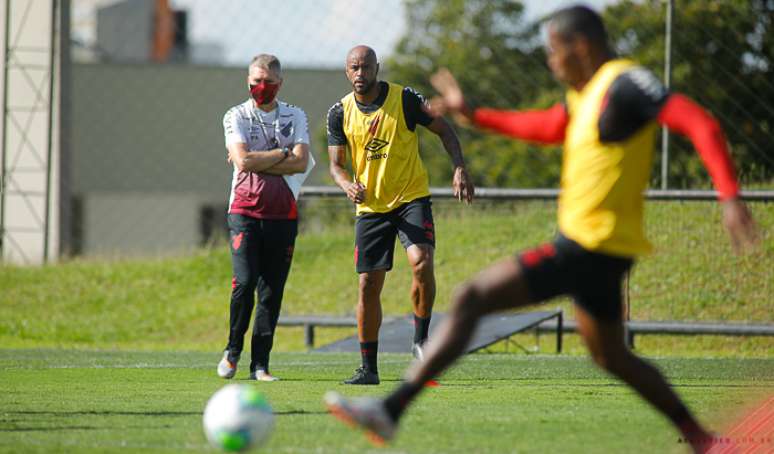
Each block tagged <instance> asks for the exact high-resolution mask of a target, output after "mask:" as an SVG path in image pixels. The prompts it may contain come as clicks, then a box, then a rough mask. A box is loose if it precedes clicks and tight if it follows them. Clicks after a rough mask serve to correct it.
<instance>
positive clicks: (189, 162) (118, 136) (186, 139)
mask: <svg viewBox="0 0 774 454" xmlns="http://www.w3.org/2000/svg"><path fill="white" fill-rule="evenodd" d="M245 78H246V68H223V67H201V66H189V65H154V64H137V65H130V64H74V65H73V67H72V91H71V96H72V97H71V100H72V103H71V109H72V115H71V117H70V122H71V129H70V134H69V137H70V147H71V155H72V159H71V162H70V169H71V175H72V193H73V196H74V199H75V205H76V207H77V208H76V210H75V211H74V214H73V223H74V225H73V231H74V232H75V237H76V238H75V251H76V252H78V253H82V254H86V255H89V254H95V253H96V254H112V253H119V254H126V253H129V254H138V253H139V254H156V253H163V252H169V251H178V250H180V249H181V248H182V249H184V248H188V247H195V246H197V245H199V244H200V243H201V242H202V241H203V240H204V238H202V236H201V235H202V232H201V224H202V220H201V219H200V217H201V216H202V211H203V208H204V207H207V206H210V207H213V206H215V207H225V204H226V202H227V198H228V191H229V187H230V178H231V167H230V165H228V164H227V163H226V160H225V159H226V152H225V147H224V144H223V128H222V117H223V114H224V113H225V112H226V110H227V109H228V108H229V107H231V106H233V105H235V104H238V103H240V102H242V101H244V100H245V99H247V87H246V81H245ZM284 79H285V80H284V84H283V87H282V90H281V92H280V95H279V96H280V98H281V99H282V100H284V101H287V102H290V103H292V104H296V105H299V106H301V107H302V108H304V110H305V111H306V112H307V115H308V116H309V122H310V133H311V134H312V136H313V137H312V140H313V142H314V140H315V137H314V136H316V135H317V133H318V132H319V131H320V129H321V128H323V127H324V122H325V115H326V113H327V109H328V107H330V105H332V104H333V103H334V102H336V101H337V100H338V99H340V98H341V97H342V96H343V95H344V94H346V93H347V92H348V91H349V90H350V86H349V83H348V82H347V80H346V78H345V77H344V71H343V68H342V70H337V71H331V70H294V69H291V70H285V73H284ZM312 152H313V153H314V155H315V157H316V159H317V162H318V166H317V168H316V169H315V172H314V174H313V175H312V177H311V178H310V181H309V182H310V183H313V184H320V183H323V184H328V183H330V180H329V177H328V176H327V154H326V153H325V152H324V150H323V149H320V147H319V146H317V144H315V143H313V149H312ZM224 215H225V213H223V212H222V211H221V212H216V213H215V214H214V216H217V217H218V218H219V219H222V217H223V216H224Z"/></svg>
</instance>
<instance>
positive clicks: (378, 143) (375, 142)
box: [365, 137, 390, 153]
mask: <svg viewBox="0 0 774 454" xmlns="http://www.w3.org/2000/svg"><path fill="white" fill-rule="evenodd" d="M389 143H390V142H387V141H386V140H382V139H377V138H376V137H374V138H373V139H371V140H369V141H368V143H367V144H366V146H365V149H366V151H369V152H371V153H376V152H377V151H379V150H381V149H382V148H384V147H386V146H387V145H389Z"/></svg>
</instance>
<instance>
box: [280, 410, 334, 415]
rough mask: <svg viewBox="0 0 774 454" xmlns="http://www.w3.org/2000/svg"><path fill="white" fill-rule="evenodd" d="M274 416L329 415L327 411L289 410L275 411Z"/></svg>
mask: <svg viewBox="0 0 774 454" xmlns="http://www.w3.org/2000/svg"><path fill="white" fill-rule="evenodd" d="M273 413H274V416H294V415H327V414H328V412H327V411H326V410H319V411H308V410H288V411H275V412H273Z"/></svg>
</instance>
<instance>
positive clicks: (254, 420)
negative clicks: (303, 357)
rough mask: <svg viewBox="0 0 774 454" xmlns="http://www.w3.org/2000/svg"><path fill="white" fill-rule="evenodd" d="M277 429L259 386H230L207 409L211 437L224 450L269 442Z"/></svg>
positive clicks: (209, 438)
mask: <svg viewBox="0 0 774 454" xmlns="http://www.w3.org/2000/svg"><path fill="white" fill-rule="evenodd" d="M273 428H274V414H273V413H272V412H271V407H270V406H269V403H268V402H267V401H266V398H265V397H264V396H263V394H261V393H260V392H259V391H258V390H257V389H256V388H255V387H253V386H251V385H243V384H231V385H226V386H224V387H222V388H221V389H219V390H218V391H217V392H215V394H213V395H212V397H210V400H209V401H208V402H207V406H206V407H205V408H204V433H205V435H207V440H209V442H210V443H211V444H212V445H213V446H215V447H216V448H220V449H222V450H224V451H243V450H245V449H248V448H250V447H258V446H261V445H262V444H264V443H266V440H268V439H269V435H271V431H272V429H273Z"/></svg>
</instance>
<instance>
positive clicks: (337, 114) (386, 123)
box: [328, 46, 474, 385]
mask: <svg viewBox="0 0 774 454" xmlns="http://www.w3.org/2000/svg"><path fill="white" fill-rule="evenodd" d="M345 71H346V74H347V79H349V81H350V83H351V84H352V92H351V93H349V94H348V95H347V96H345V97H344V98H342V99H341V101H339V102H337V103H336V104H334V105H333V106H332V107H331V108H330V110H329V111H328V154H329V157H330V173H331V177H333V180H334V181H335V182H336V184H337V185H339V187H341V189H342V190H343V191H344V192H345V193H346V194H347V197H349V199H350V200H351V201H352V202H354V203H355V204H356V205H355V206H356V214H357V221H356V222H355V268H356V271H357V273H358V278H359V285H358V302H357V334H358V338H359V340H360V352H361V361H362V362H361V366H360V367H358V368H357V369H356V370H355V374H354V375H353V376H352V377H351V378H349V379H347V380H345V381H344V383H346V384H349V385H376V384H379V371H378V367H377V354H378V350H379V328H380V327H381V324H382V303H381V292H382V288H383V287H384V280H385V277H386V275H387V271H389V270H390V269H392V259H393V257H392V256H393V251H394V250H395V237H396V236H397V237H398V238H399V239H400V242H401V244H402V245H403V248H404V249H406V257H407V258H408V261H409V264H410V265H411V272H412V281H411V302H412V305H413V312H414V343H413V345H412V353H413V354H414V356H415V357H417V358H421V356H422V348H423V345H424V343H425V340H426V339H427V335H428V331H429V329H430V317H431V316H432V311H433V302H434V301H435V272H434V269H433V253H434V251H435V226H434V224H433V210H432V208H431V205H432V202H431V200H430V187H429V184H428V179H427V171H426V170H425V167H424V165H422V159H421V157H420V156H419V139H418V137H417V127H418V126H423V127H425V128H427V129H428V130H429V131H430V132H432V133H433V134H435V135H437V136H438V137H439V138H440V139H441V142H442V143H443V147H444V149H445V150H446V152H447V153H448V154H449V156H450V157H451V159H452V163H453V164H454V177H453V187H454V195H455V196H457V198H458V199H459V200H463V199H465V200H466V201H467V202H468V203H470V202H471V201H472V200H473V191H474V188H473V183H472V181H470V178H469V177H468V174H467V172H466V170H465V162H464V161H463V158H462V149H461V148H460V143H459V140H457V135H456V134H455V132H454V129H452V127H451V126H450V125H449V124H448V123H447V122H446V120H444V119H443V118H441V117H436V118H433V117H431V116H430V115H428V114H427V112H425V110H424V109H423V106H424V105H425V99H424V98H423V97H422V96H421V95H419V93H417V92H416V91H414V90H413V89H411V88H410V87H402V86H400V85H397V84H393V83H388V82H385V81H381V80H379V78H378V76H379V63H378V62H377V60H376V53H375V52H374V51H373V49H371V48H370V47H367V46H356V47H354V48H352V49H351V50H350V51H349V53H348V54H347V60H346V68H345ZM347 148H349V152H350V153H351V159H352V169H353V171H354V175H353V176H354V178H353V176H350V174H349V172H348V171H347V169H346V168H345V165H346V162H347Z"/></svg>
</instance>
